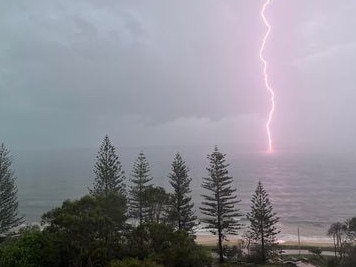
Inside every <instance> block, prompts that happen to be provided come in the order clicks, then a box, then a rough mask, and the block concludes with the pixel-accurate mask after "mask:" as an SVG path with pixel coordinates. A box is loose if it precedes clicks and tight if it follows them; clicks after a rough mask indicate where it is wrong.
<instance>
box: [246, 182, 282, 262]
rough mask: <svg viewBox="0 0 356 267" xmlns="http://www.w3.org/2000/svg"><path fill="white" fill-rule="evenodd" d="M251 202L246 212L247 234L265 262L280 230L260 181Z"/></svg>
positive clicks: (272, 250)
mask: <svg viewBox="0 0 356 267" xmlns="http://www.w3.org/2000/svg"><path fill="white" fill-rule="evenodd" d="M251 202H252V205H251V211H250V212H248V213H247V219H248V220H249V221H250V225H249V231H248V236H249V238H250V239H251V240H252V241H253V242H254V249H255V251H256V252H257V253H258V251H260V253H261V254H260V255H261V260H262V262H265V261H266V260H267V259H268V258H270V257H271V256H272V253H273V252H274V250H275V248H276V245H277V239H276V236H277V234H278V233H279V232H280V231H279V230H278V229H277V227H276V224H277V223H278V220H279V218H278V217H277V216H276V213H274V212H273V207H272V204H271V202H270V200H269V195H268V193H267V192H266V190H265V189H264V188H263V185H262V183H261V181H259V182H258V184H257V187H256V190H255V193H254V194H253V196H252V199H251Z"/></svg>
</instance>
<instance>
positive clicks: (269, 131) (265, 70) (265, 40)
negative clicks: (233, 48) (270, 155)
mask: <svg viewBox="0 0 356 267" xmlns="http://www.w3.org/2000/svg"><path fill="white" fill-rule="evenodd" d="M270 2H271V0H266V2H265V3H264V4H263V6H262V9H261V17H262V20H263V22H264V24H265V25H266V27H267V31H266V34H265V35H264V37H263V39H262V44H261V49H260V59H261V61H262V63H263V75H264V83H265V86H266V89H267V91H268V93H269V94H270V97H271V98H270V101H271V107H270V110H269V112H268V119H267V122H266V131H267V138H268V151H269V152H272V151H273V147H272V137H271V129H270V125H271V122H272V117H273V113H274V108H275V103H274V91H273V89H272V87H271V86H270V84H269V82H268V81H269V79H268V73H267V61H266V59H265V58H264V57H263V51H264V49H265V45H266V42H267V39H268V36H269V34H270V31H271V25H270V24H269V23H268V21H267V19H266V16H265V10H266V8H267V6H268V5H269V3H270Z"/></svg>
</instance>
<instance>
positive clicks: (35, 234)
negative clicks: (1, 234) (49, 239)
mask: <svg viewBox="0 0 356 267" xmlns="http://www.w3.org/2000/svg"><path fill="white" fill-rule="evenodd" d="M42 248H43V242H42V234H41V232H40V231H39V230H26V231H23V232H22V233H21V235H20V236H17V237H13V238H11V239H9V240H7V241H6V242H4V243H3V244H2V245H1V246H0V266H1V267H25V266H26V267H38V266H42V256H43V252H42Z"/></svg>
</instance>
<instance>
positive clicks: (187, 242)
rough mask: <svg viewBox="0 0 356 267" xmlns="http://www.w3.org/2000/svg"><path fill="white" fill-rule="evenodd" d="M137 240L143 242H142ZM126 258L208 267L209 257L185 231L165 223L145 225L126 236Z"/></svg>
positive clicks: (174, 264) (167, 264)
mask: <svg viewBox="0 0 356 267" xmlns="http://www.w3.org/2000/svg"><path fill="white" fill-rule="evenodd" d="M140 240H143V243H141V241H140ZM128 241H129V244H128V247H127V250H128V254H127V256H129V257H133V258H136V257H137V258H139V259H145V258H150V259H154V260H155V261H157V262H160V263H162V264H163V265H164V266H168V267H169V266H172V267H173V266H177V267H178V266H187V267H189V266H194V267H195V266H196V267H200V266H207V265H208V264H210V262H211V258H210V257H209V256H207V253H206V252H205V251H204V250H203V248H202V247H200V246H198V245H197V244H196V243H195V242H194V240H193V239H192V238H191V237H189V235H188V234H187V233H186V232H182V231H175V230H174V229H173V228H172V227H171V226H169V225H165V224H161V223H160V224H157V223H152V224H147V223H144V224H142V225H139V226H138V227H137V228H135V229H133V231H132V232H131V235H130V237H128Z"/></svg>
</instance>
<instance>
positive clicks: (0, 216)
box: [0, 144, 24, 237]
mask: <svg viewBox="0 0 356 267" xmlns="http://www.w3.org/2000/svg"><path fill="white" fill-rule="evenodd" d="M11 164H12V159H11V156H10V151H9V150H8V149H7V148H6V147H5V145H4V144H1V146H0V236H1V237H3V236H4V235H6V233H7V232H8V230H10V229H11V228H13V227H16V226H18V225H20V224H21V223H22V222H23V221H24V220H23V217H21V216H18V200H17V187H16V184H15V182H16V181H15V180H16V178H15V176H14V172H13V170H12V169H11Z"/></svg>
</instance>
